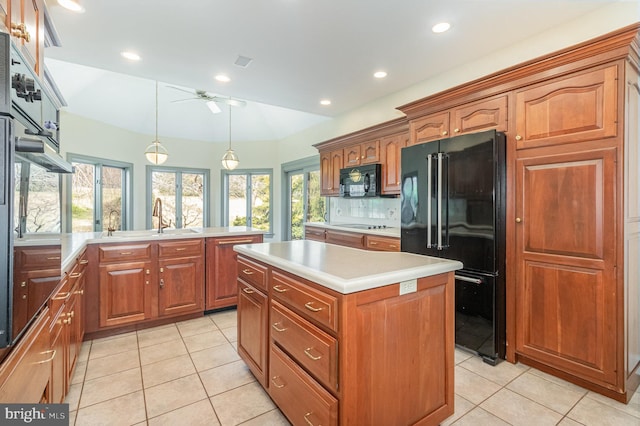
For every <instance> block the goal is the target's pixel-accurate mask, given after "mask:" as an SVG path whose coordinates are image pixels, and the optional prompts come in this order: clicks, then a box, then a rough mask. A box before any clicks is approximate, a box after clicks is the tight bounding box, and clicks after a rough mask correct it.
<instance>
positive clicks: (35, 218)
mask: <svg viewBox="0 0 640 426" xmlns="http://www.w3.org/2000/svg"><path fill="white" fill-rule="evenodd" d="M15 177H16V180H15V188H14V190H15V195H14V196H15V200H16V208H15V209H14V212H13V214H14V218H13V221H14V228H15V229H17V228H18V227H20V228H21V230H22V233H25V232H29V233H31V232H60V217H61V213H60V210H61V209H60V175H59V174H56V173H49V172H47V171H46V170H45V169H43V168H42V167H39V166H37V165H35V164H31V163H28V162H26V161H20V160H16V163H15ZM21 212H22V214H21Z"/></svg>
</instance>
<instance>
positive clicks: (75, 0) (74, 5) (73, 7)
mask: <svg viewBox="0 0 640 426" xmlns="http://www.w3.org/2000/svg"><path fill="white" fill-rule="evenodd" d="M58 4H59V5H60V6H62V7H64V8H65V9H69V10H70V11H72V12H76V13H83V12H84V7H82V5H81V4H80V0H58Z"/></svg>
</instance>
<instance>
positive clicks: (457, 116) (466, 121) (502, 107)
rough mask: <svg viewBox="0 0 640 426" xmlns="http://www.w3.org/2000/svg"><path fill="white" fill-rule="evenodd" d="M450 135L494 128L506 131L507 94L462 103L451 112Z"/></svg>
mask: <svg viewBox="0 0 640 426" xmlns="http://www.w3.org/2000/svg"><path fill="white" fill-rule="evenodd" d="M451 119H452V123H451V127H453V134H452V136H457V135H462V134H465V133H475V132H481V131H484V130H491V129H496V130H499V131H502V132H506V131H507V96H506V95H504V96H499V97H497V98H492V99H483V100H481V101H478V102H473V103H470V104H467V105H463V106H461V107H458V108H456V109H454V110H453V112H452V116H451Z"/></svg>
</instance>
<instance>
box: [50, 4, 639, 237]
mask: <svg viewBox="0 0 640 426" xmlns="http://www.w3.org/2000/svg"><path fill="white" fill-rule="evenodd" d="M639 5H640V3H639V2H637V1H622V2H619V3H615V4H612V5H609V6H606V7H603V8H601V9H599V10H597V11H595V12H594V13H591V14H588V15H585V16H583V17H581V18H580V19H577V20H575V21H571V22H567V23H566V24H565V25H563V26H562V27H557V28H555V29H553V30H551V31H547V32H544V33H542V34H539V35H537V36H536V37H533V38H531V39H529V40H526V41H523V42H521V43H518V44H515V45H513V46H511V47H509V48H508V49H503V50H500V51H497V52H495V53H493V54H492V55H489V56H486V57H484V58H483V59H481V60H478V61H474V62H470V63H467V64H465V65H464V66H462V67H459V68H455V69H452V70H449V71H447V72H446V73H443V74H441V75H438V76H436V77H434V78H431V79H429V80H425V81H423V82H421V83H419V84H417V85H414V86H411V87H409V88H407V89H405V90H402V91H400V92H397V93H394V94H392V95H390V96H387V97H384V98H380V99H378V100H376V101H374V102H370V103H368V104H367V105H364V106H362V107H360V108H357V109H355V110H353V111H351V112H349V113H346V114H343V115H341V116H339V117H336V118H335V119H333V120H330V121H327V122H325V123H322V124H320V125H318V126H315V127H313V128H310V129H307V130H305V131H303V132H300V133H298V134H295V135H292V136H290V137H288V138H286V139H284V140H282V141H278V142H273V141H267V142H255V143H244V144H243V143H234V145H233V147H234V149H235V150H236V152H237V153H238V156H239V157H240V167H241V168H273V173H274V174H273V176H274V182H273V188H274V194H273V207H274V212H273V214H274V221H273V223H274V231H275V233H276V239H279V235H280V228H281V221H282V216H281V211H280V209H281V205H282V203H281V188H280V185H281V183H280V181H281V177H280V173H281V170H280V165H281V164H282V163H284V162H288V161H293V160H297V159H300V158H305V157H309V156H313V155H317V151H316V149H315V148H313V146H312V145H313V144H315V143H318V142H322V141H324V140H327V139H331V138H333V137H336V136H340V135H342V134H345V133H349V132H353V131H356V130H359V129H362V128H365V127H369V126H372V125H375V124H377V123H381V122H384V121H388V120H392V119H394V118H397V117H400V116H402V114H401V113H400V112H399V111H398V110H396V109H395V108H396V107H398V106H400V105H403V104H405V103H408V102H411V101H414V100H417V99H420V98H423V97H425V96H428V95H431V94H434V93H437V92H440V91H443V90H446V89H448V88H451V87H453V86H457V85H460V84H463V83H464V82H466V81H470V80H474V79H477V78H480V77H482V76H483V75H487V74H490V73H493V72H495V71H499V70H501V69H504V68H507V67H510V66H512V65H516V64H518V63H521V62H524V61H526V60H529V59H533V58H535V57H538V56H541V55H544V54H546V53H549V52H552V51H555V50H559V49H562V48H564V47H568V46H571V45H574V44H577V43H580V42H582V41H585V40H588V39H591V38H594V37H597V36H599V35H601V34H605V33H608V32H610V31H613V30H615V29H618V28H621V27H624V26H626V25H630V24H632V23H634V22H637V21H638V20H640V9H639ZM61 122H62V129H63V130H62V148H63V155H64V154H65V153H66V152H72V153H75V154H83V155H90V156H96V157H101V158H109V159H114V160H120V161H127V162H132V163H134V204H135V206H136V208H135V209H134V211H135V213H134V228H135V229H143V228H144V226H145V218H144V212H145V209H144V197H145V182H144V178H145V167H144V166H145V165H146V162H145V160H144V155H143V152H144V149H145V147H146V146H147V145H148V144H149V143H150V142H151V141H152V140H153V137H152V136H149V135H141V134H136V133H132V132H128V131H125V130H122V129H119V128H116V127H113V126H108V125H106V124H103V123H100V122H97V121H92V120H88V119H84V118H82V117H79V116H74V115H71V114H63V116H62V119H61ZM161 141H162V143H163V144H165V146H166V147H167V149H168V150H169V152H170V154H171V155H170V157H169V160H168V162H167V163H166V165H167V166H176V167H194V168H207V169H210V170H211V188H212V194H211V204H212V205H211V207H212V212H213V216H212V221H211V224H212V226H218V225H219V224H220V221H221V218H220V216H221V215H220V162H219V159H220V158H221V157H222V154H223V153H224V151H225V149H226V145H223V144H213V143H206V142H197V141H187V140H178V139H163V138H161ZM63 211H64V210H63Z"/></svg>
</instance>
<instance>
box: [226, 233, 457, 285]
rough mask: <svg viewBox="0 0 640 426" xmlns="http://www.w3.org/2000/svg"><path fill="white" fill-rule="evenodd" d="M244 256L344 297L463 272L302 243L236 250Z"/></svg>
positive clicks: (420, 260) (432, 261)
mask: <svg viewBox="0 0 640 426" xmlns="http://www.w3.org/2000/svg"><path fill="white" fill-rule="evenodd" d="M233 249H234V250H235V251H237V252H238V253H240V254H244V255H246V256H248V257H251V258H254V259H256V260H259V261H262V262H264V263H266V264H268V265H271V266H274V267H277V268H280V269H283V270H285V271H287V272H290V273H292V274H294V275H298V276H300V277H302V278H306V279H308V280H309V281H313V282H315V283H318V284H320V285H323V286H325V287H327V288H330V289H332V290H335V291H337V292H339V293H342V294H349V293H355V292H358V291H363V290H369V289H372V288H376V287H383V286H385V285H389V284H394V283H397V282H401V281H407V280H412V279H416V278H421V277H426V276H430V275H437V274H442V273H445V272H451V271H455V270H458V269H462V263H460V262H458V261H455V260H448V259H440V258H437V257H430V256H422V255H418V254H412V253H397V252H377V251H367V250H360V249H354V248H349V247H343V246H338V245H334V244H326V243H322V242H318V241H311V240H299V241H284V242H279V243H262V244H247V245H239V246H234V248H233Z"/></svg>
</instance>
